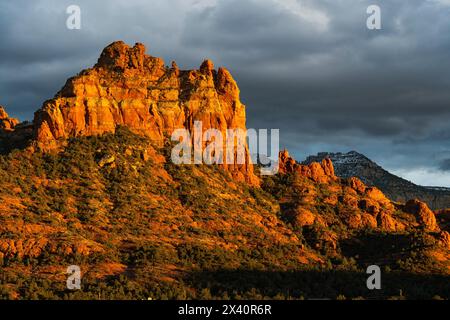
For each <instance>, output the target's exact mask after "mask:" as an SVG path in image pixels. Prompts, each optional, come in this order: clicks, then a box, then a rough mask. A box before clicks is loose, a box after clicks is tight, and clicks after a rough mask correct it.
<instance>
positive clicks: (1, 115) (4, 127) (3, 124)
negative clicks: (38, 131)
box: [0, 106, 19, 132]
mask: <svg viewBox="0 0 450 320" xmlns="http://www.w3.org/2000/svg"><path fill="white" fill-rule="evenodd" d="M18 123H19V121H18V120H17V119H13V118H10V117H9V116H8V114H7V113H6V111H5V109H4V108H3V107H2V106H0V131H4V132H8V131H13V130H14V127H15V126H16V125H17V124H18Z"/></svg>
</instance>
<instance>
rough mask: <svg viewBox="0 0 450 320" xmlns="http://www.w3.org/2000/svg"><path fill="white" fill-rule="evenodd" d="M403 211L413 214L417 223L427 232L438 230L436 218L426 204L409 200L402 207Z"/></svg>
mask: <svg viewBox="0 0 450 320" xmlns="http://www.w3.org/2000/svg"><path fill="white" fill-rule="evenodd" d="M404 211H405V212H408V213H411V214H413V215H414V216H415V218H416V220H417V222H418V223H419V224H420V225H422V226H423V227H425V228H426V229H427V230H430V231H437V230H439V227H438V224H437V222H436V217H435V215H434V213H433V211H431V210H430V209H429V208H428V206H427V205H426V203H424V202H421V201H419V200H417V199H413V200H409V201H408V202H407V203H406V204H405V206H404Z"/></svg>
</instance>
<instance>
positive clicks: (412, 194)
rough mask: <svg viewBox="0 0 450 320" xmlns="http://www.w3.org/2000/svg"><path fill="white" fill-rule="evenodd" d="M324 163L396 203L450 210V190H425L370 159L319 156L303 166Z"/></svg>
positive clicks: (350, 155)
mask: <svg viewBox="0 0 450 320" xmlns="http://www.w3.org/2000/svg"><path fill="white" fill-rule="evenodd" d="M323 159H330V160H331V161H333V164H334V168H335V170H336V175H337V176H338V177H341V178H352V177H358V178H359V179H360V180H362V182H364V184H366V185H367V186H370V187H377V188H379V189H380V190H381V191H383V193H384V194H386V196H387V197H388V198H389V199H391V200H393V201H397V202H406V201H408V200H409V199H415V198H416V199H420V201H423V202H425V203H426V204H427V205H428V206H429V207H430V208H431V209H433V210H435V209H445V208H449V207H450V189H449V188H437V187H424V186H419V185H416V184H414V183H412V182H410V181H407V180H405V179H402V178H400V177H398V176H396V175H393V174H391V173H390V172H388V171H386V170H385V169H383V168H382V167H380V166H379V165H378V164H376V163H375V162H373V161H371V160H370V159H369V158H367V157H366V156H364V155H363V154H360V153H358V152H356V151H350V152H348V153H341V152H338V153H329V152H320V153H318V154H317V155H315V156H309V157H307V158H306V160H305V161H303V162H302V164H305V165H307V164H310V163H313V162H321V161H322V160H323Z"/></svg>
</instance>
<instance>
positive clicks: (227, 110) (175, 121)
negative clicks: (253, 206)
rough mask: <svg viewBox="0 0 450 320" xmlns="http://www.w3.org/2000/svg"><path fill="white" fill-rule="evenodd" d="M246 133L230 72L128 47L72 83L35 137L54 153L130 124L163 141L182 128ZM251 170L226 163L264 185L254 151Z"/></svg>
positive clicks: (104, 56) (38, 118)
mask: <svg viewBox="0 0 450 320" xmlns="http://www.w3.org/2000/svg"><path fill="white" fill-rule="evenodd" d="M194 121H202V125H203V130H204V131H206V130H208V129H210V128H215V129H219V130H220V131H222V133H225V131H226V130H227V129H244V130H245V129H246V127H245V122H246V116H245V106H244V105H243V104H242V103H241V101H240V98H239V88H238V86H237V84H236V82H235V81H234V79H233V77H232V76H231V74H230V72H229V71H228V70H227V69H225V68H219V69H218V70H215V69H214V65H213V63H212V62H211V61H210V60H205V61H204V62H203V63H202V64H201V66H200V68H199V70H179V69H178V66H177V65H176V63H175V62H172V65H171V67H167V66H165V63H164V61H163V60H162V59H161V58H157V57H152V56H150V55H147V54H145V46H144V45H143V44H140V43H136V44H135V45H134V46H133V47H130V46H128V45H127V44H125V43H124V42H122V41H118V42H114V43H112V44H110V45H109V46H107V47H106V48H105V49H104V50H103V52H102V53H101V55H100V58H99V59H98V62H97V63H96V64H95V66H94V67H92V68H90V69H87V70H83V71H82V72H80V73H79V74H78V75H77V76H75V77H72V78H70V79H68V80H67V82H66V84H65V85H64V87H63V88H62V89H61V90H60V91H59V92H58V93H57V94H56V95H55V97H54V98H53V99H50V100H48V101H46V102H44V104H43V106H42V108H41V109H40V110H38V111H37V112H36V113H35V118H34V139H35V140H36V142H37V145H38V147H39V148H41V149H44V150H49V149H53V148H55V147H57V146H58V145H59V144H60V142H61V141H64V140H65V139H67V138H69V137H77V136H89V135H98V134H102V133H107V132H114V131H115V130H116V128H117V127H118V126H126V127H128V128H130V129H131V130H132V131H133V132H135V133H138V134H142V135H146V136H148V137H150V138H151V139H152V140H154V141H159V142H162V141H163V140H164V139H165V137H167V136H170V135H171V134H172V132H173V131H174V130H175V129H178V128H186V129H188V130H190V131H191V132H192V130H193V125H194ZM246 153H247V155H246V157H247V159H248V161H246V164H245V165H237V164H234V165H225V166H226V167H227V169H228V170H230V171H231V172H232V173H233V176H235V177H236V178H238V179H240V180H245V181H247V182H250V183H256V184H257V183H258V179H257V178H256V176H254V174H253V166H252V165H251V162H250V157H249V155H248V151H247V152H246Z"/></svg>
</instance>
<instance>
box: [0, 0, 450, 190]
mask: <svg viewBox="0 0 450 320" xmlns="http://www.w3.org/2000/svg"><path fill="white" fill-rule="evenodd" d="M71 4H76V5H79V6H80V8H81V30H68V29H67V28H66V19H67V17H68V15H67V14H66V8H67V6H69V5H71ZM371 4H376V5H379V6H380V8H381V18H382V29H381V30H368V29H367V27H366V19H367V17H368V16H369V15H368V14H367V13H366V9H367V7H368V6H369V5H371ZM0 30H1V33H0V39H1V41H0V43H1V45H0V104H1V105H4V106H6V108H7V111H8V112H9V113H10V115H13V116H15V117H18V118H20V119H21V120H26V119H32V117H33V112H34V111H35V110H36V109H38V108H40V107H41V105H42V102H43V101H44V100H46V99H48V98H51V97H53V95H54V94H55V93H56V92H57V91H58V90H59V89H60V88H61V87H62V86H63V85H64V83H65V80H66V79H67V78H68V77H69V76H73V75H74V74H76V73H78V72H79V71H80V70H81V69H84V68H88V67H90V66H92V65H93V64H94V63H95V62H96V60H97V57H98V56H99V54H100V52H101V49H102V48H103V47H105V46H106V45H108V44H109V43H111V42H112V41H115V40H124V41H125V42H127V43H129V44H130V45H133V44H134V43H135V42H142V43H144V44H145V45H146V46H147V52H148V53H149V54H151V55H154V56H159V57H162V58H163V59H164V60H165V61H166V64H168V65H169V64H170V62H171V61H172V60H176V61H177V64H178V65H179V66H180V68H182V69H189V68H197V67H198V66H199V65H200V63H201V62H202V60H203V59H204V58H210V59H212V60H213V61H214V62H215V65H216V66H226V67H227V68H228V69H229V70H230V71H231V73H232V74H233V76H234V77H235V79H236V80H237V81H238V85H239V87H240V89H241V98H242V101H243V102H244V103H245V104H246V105H247V124H248V127H252V128H268V129H270V128H279V129H280V134H281V140H282V141H281V146H282V147H287V148H288V149H289V150H290V152H291V154H293V155H294V156H295V158H296V159H297V160H300V161H301V160H303V159H304V158H305V157H306V156H307V155H309V154H313V153H317V152H320V151H334V152H336V151H342V152H347V151H350V150H356V151H359V152H361V153H364V154H365V155H367V156H368V157H369V158H371V159H372V160H374V161H376V162H377V163H378V164H380V165H382V166H383V167H385V168H386V169H387V170H390V171H391V172H393V173H396V174H398V175H400V176H402V177H404V178H407V179H409V180H411V181H414V182H416V183H419V184H424V185H442V186H447V187H450V130H449V129H450V90H449V88H450V0H407V1H405V0H384V1H375V0H373V1H365V0H360V1H358V0H297V1H296V0H206V1H203V0H127V1H117V0H116V1H114V0H109V1H76V0H71V1H65V0H41V1H39V0H37V1H28V0H15V1H8V2H6V1H1V2H0Z"/></svg>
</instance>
